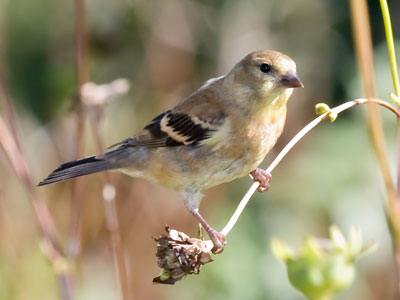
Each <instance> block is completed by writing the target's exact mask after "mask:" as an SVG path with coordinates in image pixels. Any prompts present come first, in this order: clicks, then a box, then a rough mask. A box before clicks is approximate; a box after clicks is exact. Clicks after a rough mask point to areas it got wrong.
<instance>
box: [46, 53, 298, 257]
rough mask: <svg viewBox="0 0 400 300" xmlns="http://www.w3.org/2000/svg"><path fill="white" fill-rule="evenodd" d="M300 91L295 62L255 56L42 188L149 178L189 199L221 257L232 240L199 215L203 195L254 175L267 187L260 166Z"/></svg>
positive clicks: (48, 180) (191, 209)
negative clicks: (105, 176) (117, 174)
mask: <svg viewBox="0 0 400 300" xmlns="http://www.w3.org/2000/svg"><path fill="white" fill-rule="evenodd" d="M298 87H303V83H302V82H301V81H300V79H299V77H298V76H297V73H296V64H295V62H294V61H293V60H292V59H291V58H290V57H289V56H287V55H284V54H282V53H280V52H277V51H271V50H269V51H254V52H251V53H250V54H248V55H247V56H245V57H244V58H243V59H242V60H241V61H239V62H238V63H237V64H236V65H235V66H234V67H233V68H232V70H231V71H230V72H229V73H228V74H226V75H225V76H221V77H217V78H212V79H210V80H208V81H207V82H206V83H205V84H204V85H203V86H202V87H200V88H199V89H198V90H196V91H195V92H193V93H192V94H191V95H189V96H188V97H187V98H185V99H184V100H183V101H182V102H180V103H179V104H178V105H176V106H175V107H174V108H173V109H171V110H168V111H166V112H164V113H162V114H160V115H159V116H158V117H156V118H155V119H153V120H152V121H151V122H150V123H149V124H148V125H147V126H146V127H144V129H143V130H142V131H141V132H139V133H138V134H137V135H135V136H133V137H129V138H127V139H125V140H123V141H121V142H119V143H117V144H114V145H112V146H111V147H110V148H114V150H110V151H109V152H106V153H104V154H99V155H95V156H91V157H87V158H83V159H80V160H76V161H71V162H68V163H65V164H63V165H61V166H60V167H59V168H58V169H56V170H54V171H53V172H52V173H51V174H50V175H49V176H48V177H47V178H46V179H44V180H43V181H42V182H40V183H39V186H42V185H46V184H50V183H54V182H57V181H62V180H66V179H70V178H74V177H78V176H82V175H87V174H92V173H97V172H100V171H104V170H119V171H122V172H123V173H126V174H128V175H130V176H133V177H137V178H145V179H148V180H150V181H152V182H155V183H157V184H160V185H161V186H164V187H166V188H168V189H172V190H175V191H177V192H179V193H180V194H181V195H182V196H183V198H184V200H185V205H186V208H187V209H188V211H189V212H190V213H191V214H192V215H193V216H194V217H195V218H196V219H197V220H198V222H199V223H200V224H201V225H202V226H203V228H204V229H205V230H206V232H207V234H208V235H209V237H210V238H211V240H212V241H213V243H214V248H213V251H214V252H215V253H219V252H221V251H222V250H223V249H224V246H225V244H226V240H225V236H224V235H223V234H221V233H220V232H218V231H216V230H215V229H213V228H212V227H211V226H210V225H209V224H208V223H207V222H206V221H205V219H204V218H203V217H202V215H201V214H200V212H199V205H200V200H201V198H202V197H203V195H202V194H201V191H202V190H204V189H207V188H210V187H212V186H216V185H219V184H221V183H224V182H229V181H232V180H234V179H236V178H239V177H243V176H245V175H247V174H250V175H251V176H252V178H253V179H254V180H256V181H259V182H260V187H259V191H264V190H266V189H267V188H268V183H269V180H270V175H269V174H267V173H266V172H265V171H264V170H262V169H259V168H257V167H258V166H259V164H260V163H261V162H262V161H263V160H264V158H265V156H266V155H267V154H268V152H269V151H270V150H271V148H272V147H273V146H274V144H275V143H276V141H277V139H278V137H279V136H280V135H281V133H282V130H283V127H284V124H285V120H286V103H287V101H288V99H289V98H290V96H291V95H292V93H293V88H298ZM110 148H109V149H110Z"/></svg>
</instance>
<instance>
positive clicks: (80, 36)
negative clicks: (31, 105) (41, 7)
mask: <svg viewBox="0 0 400 300" xmlns="http://www.w3.org/2000/svg"><path fill="white" fill-rule="evenodd" d="M87 35H88V34H87V27H86V9H85V2H84V0H75V39H76V41H75V45H76V72H77V77H78V89H77V90H78V92H77V94H76V96H77V99H76V107H77V116H76V153H75V157H76V158H80V157H82V156H83V134H84V130H85V126H84V125H85V120H84V111H83V107H82V102H81V93H80V89H81V87H82V85H83V84H85V83H86V82H87V81H88V80H89V67H88V38H87ZM81 194H82V179H81V178H76V179H74V180H73V181H72V184H71V208H70V225H69V241H68V251H67V253H68V256H69V257H70V259H75V258H76V257H78V256H79V254H80V251H81V230H80V228H81V199H80V195H81Z"/></svg>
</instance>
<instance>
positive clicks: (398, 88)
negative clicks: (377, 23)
mask: <svg viewBox="0 0 400 300" xmlns="http://www.w3.org/2000/svg"><path fill="white" fill-rule="evenodd" d="M379 2H380V4H381V10H382V15H383V22H384V24H385V35H386V41H387V46H388V53H389V60H390V66H391V69H392V79H393V88H394V93H395V95H396V96H397V101H396V103H397V104H398V105H400V102H399V101H398V99H399V97H400V81H399V74H398V71H397V60H396V51H395V47H394V39H393V31H392V22H391V20H390V13H389V7H388V4H387V1H386V0H380V1H379ZM392 99H393V98H392ZM393 100H394V99H393ZM397 128H398V130H397V201H398V202H400V123H398V127H397ZM398 256H400V255H398ZM399 289H400V288H399Z"/></svg>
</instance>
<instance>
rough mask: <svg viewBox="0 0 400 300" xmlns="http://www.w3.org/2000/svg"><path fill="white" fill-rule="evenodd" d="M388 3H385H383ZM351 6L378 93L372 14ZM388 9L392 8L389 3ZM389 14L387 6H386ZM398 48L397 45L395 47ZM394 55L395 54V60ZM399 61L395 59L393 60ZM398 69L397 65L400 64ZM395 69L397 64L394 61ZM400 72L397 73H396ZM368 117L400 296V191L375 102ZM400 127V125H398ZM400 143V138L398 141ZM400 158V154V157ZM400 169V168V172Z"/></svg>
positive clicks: (361, 58)
mask: <svg viewBox="0 0 400 300" xmlns="http://www.w3.org/2000/svg"><path fill="white" fill-rule="evenodd" d="M383 7H384V6H383ZM350 8H351V16H352V17H351V20H352V25H353V32H354V34H353V37H354V43H355V48H356V57H357V61H358V67H359V71H360V74H361V78H362V82H363V85H364V93H365V96H366V97H367V98H372V97H374V96H375V91H374V81H373V74H374V70H373V49H372V41H371V28H370V22H369V15H368V5H367V2H366V0H350ZM386 12H387V13H388V9H387V6H386ZM383 13H384V16H385V9H383ZM388 20H389V22H390V18H389V19H386V21H385V28H386V33H388V31H387V30H388V28H389V26H388V25H389V24H390V23H389V22H388ZM388 42H389V40H388ZM393 50H394V48H393ZM392 59H394V60H395V58H394V56H393V57H392V56H391V60H392ZM391 62H392V63H395V61H391ZM396 69H397V68H396ZM392 70H393V64H392ZM396 75H397V72H395V73H394V76H396ZM393 80H394V81H398V78H396V80H395V77H393ZM394 84H395V89H396V92H398V90H397V89H398V86H397V85H398V83H395V82H394ZM368 120H369V126H370V131H371V136H370V137H371V140H372V144H373V147H374V149H375V154H376V156H377V159H378V162H379V166H380V168H381V172H382V176H383V179H384V182H385V188H386V192H387V196H388V208H387V213H386V219H387V221H388V223H389V228H390V230H391V237H392V242H393V252H394V257H395V265H396V277H397V279H396V281H397V290H396V292H397V298H400V261H399V260H398V259H396V258H397V257H399V256H400V194H399V191H396V188H395V185H394V181H393V179H392V176H391V171H390V167H389V163H388V159H387V154H386V147H385V145H386V144H385V137H384V134H383V128H382V121H381V118H380V114H379V112H378V110H377V108H376V106H375V105H373V104H371V105H369V106H368ZM398 128H400V127H399V126H398ZM398 139H400V132H398ZM398 143H399V144H400V141H399V142H398ZM398 155H399V156H400V148H399V149H398ZM398 159H400V157H398ZM398 166H400V165H398ZM399 172H400V169H398V173H399Z"/></svg>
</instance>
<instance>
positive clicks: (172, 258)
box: [153, 226, 213, 284]
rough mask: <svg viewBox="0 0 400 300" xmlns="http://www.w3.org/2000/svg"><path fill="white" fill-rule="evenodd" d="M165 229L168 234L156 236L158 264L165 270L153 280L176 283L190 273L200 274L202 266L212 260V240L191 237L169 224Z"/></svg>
mask: <svg viewBox="0 0 400 300" xmlns="http://www.w3.org/2000/svg"><path fill="white" fill-rule="evenodd" d="M165 230H166V231H167V234H163V235H161V236H160V237H158V238H155V240H156V242H157V254H156V256H157V258H158V261H157V264H158V266H159V267H160V268H162V269H163V270H162V271H161V274H160V275H159V276H158V277H156V278H154V279H153V282H155V283H163V284H174V283H175V282H177V281H179V280H181V279H182V278H183V277H185V276H186V275H188V274H199V272H200V268H201V266H202V265H205V264H207V263H209V262H211V261H212V258H211V249H212V247H213V244H212V242H211V241H203V240H199V239H194V238H191V237H189V236H187V235H186V234H184V233H183V232H180V231H177V230H174V229H170V228H169V227H168V226H166V227H165Z"/></svg>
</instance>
